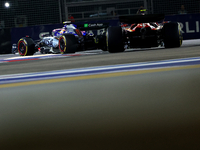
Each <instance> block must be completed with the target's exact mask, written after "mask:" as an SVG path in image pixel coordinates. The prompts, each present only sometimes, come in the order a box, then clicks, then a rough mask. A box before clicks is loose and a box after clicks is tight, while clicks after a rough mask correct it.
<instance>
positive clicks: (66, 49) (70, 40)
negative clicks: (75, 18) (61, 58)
mask: <svg viewBox="0 0 200 150" xmlns="http://www.w3.org/2000/svg"><path fill="white" fill-rule="evenodd" d="M58 47H59V50H60V53H61V54H65V53H75V52H76V51H77V48H78V43H77V39H76V37H75V36H74V35H73V34H63V35H62V36H61V37H60V38H59V46H58Z"/></svg>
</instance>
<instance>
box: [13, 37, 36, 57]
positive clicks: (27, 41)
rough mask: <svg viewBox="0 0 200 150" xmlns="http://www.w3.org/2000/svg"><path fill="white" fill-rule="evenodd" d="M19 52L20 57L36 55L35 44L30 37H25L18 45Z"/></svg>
mask: <svg viewBox="0 0 200 150" xmlns="http://www.w3.org/2000/svg"><path fill="white" fill-rule="evenodd" d="M17 50H18V52H19V55H20V56H28V55H33V54H34V53H35V43H34V41H33V39H32V38H30V37H23V38H21V39H20V40H19V41H18V43H17Z"/></svg>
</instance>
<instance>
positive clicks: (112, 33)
mask: <svg viewBox="0 0 200 150" xmlns="http://www.w3.org/2000/svg"><path fill="white" fill-rule="evenodd" d="M106 42H107V48H108V51H109V52H110V53H116V52H123V51H124V50H125V49H124V44H123V36H122V28H121V27H109V28H108V30H107V33H106Z"/></svg>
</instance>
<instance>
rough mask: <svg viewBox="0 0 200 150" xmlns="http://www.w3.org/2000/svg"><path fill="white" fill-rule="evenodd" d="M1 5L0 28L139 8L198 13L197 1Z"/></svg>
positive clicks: (33, 0) (17, 1) (60, 0)
mask: <svg viewBox="0 0 200 150" xmlns="http://www.w3.org/2000/svg"><path fill="white" fill-rule="evenodd" d="M6 1H8V2H9V3H10V6H9V7H8V8H6V7H5V2H6ZM0 4H1V6H0V14H1V15H0V28H10V27H24V26H33V25H41V24H56V23H61V22H63V21H66V20H69V18H68V16H69V15H72V16H73V17H74V20H75V21H84V20H91V19H112V18H115V17H116V16H119V15H133V14H136V12H137V10H138V8H139V7H140V6H144V7H145V8H147V10H148V13H155V14H158V13H164V14H165V15H172V14H178V13H179V11H180V9H181V5H184V7H185V10H186V13H200V0H165V1H164V0H5V1H4V0H1V3H0Z"/></svg>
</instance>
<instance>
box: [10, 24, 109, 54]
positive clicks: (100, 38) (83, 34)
mask: <svg viewBox="0 0 200 150" xmlns="http://www.w3.org/2000/svg"><path fill="white" fill-rule="evenodd" d="M105 28H108V24H97V23H94V24H83V25H79V28H77V26H76V25H74V24H72V23H71V22H64V27H63V28H59V29H54V30H53V31H52V35H49V34H44V35H42V39H39V40H35V41H34V40H33V39H32V38H31V37H29V36H26V37H23V38H21V39H20V40H19V41H18V43H17V44H15V45H13V47H12V52H13V53H17V52H18V53H19V55H20V56H27V55H33V54H34V53H35V52H38V51H40V52H41V53H42V54H48V53H61V54H64V53H75V52H77V51H84V50H91V49H102V50H103V51H106V50H107V45H106V32H105V30H102V32H99V34H98V35H94V34H93V33H91V32H89V31H90V30H100V31H101V29H105ZM83 30H84V31H83Z"/></svg>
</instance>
